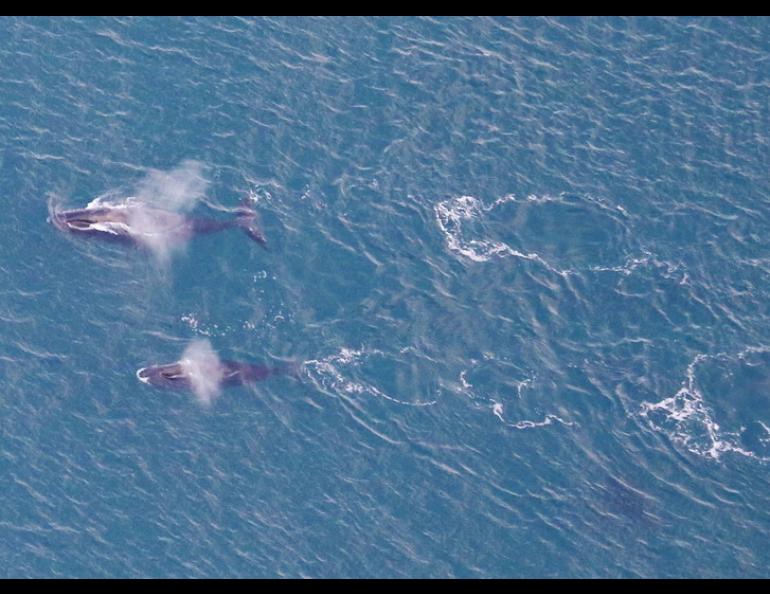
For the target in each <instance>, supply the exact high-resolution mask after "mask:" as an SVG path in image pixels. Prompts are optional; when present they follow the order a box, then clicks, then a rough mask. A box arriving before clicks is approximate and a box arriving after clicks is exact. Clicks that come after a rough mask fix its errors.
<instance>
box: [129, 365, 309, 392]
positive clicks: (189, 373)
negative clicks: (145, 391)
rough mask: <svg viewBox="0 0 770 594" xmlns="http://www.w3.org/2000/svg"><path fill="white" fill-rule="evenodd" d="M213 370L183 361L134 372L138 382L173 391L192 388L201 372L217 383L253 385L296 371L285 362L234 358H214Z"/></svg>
mask: <svg viewBox="0 0 770 594" xmlns="http://www.w3.org/2000/svg"><path fill="white" fill-rule="evenodd" d="M215 365H216V368H215V369H206V370H203V371H201V370H200V369H196V368H192V369H191V368H190V366H189V365H186V364H185V362H184V361H177V362H176V363H168V364H165V365H151V366H150V367H142V368H141V369H139V370H138V371H137V372H136V377H137V378H138V379H139V381H140V382H142V383H145V384H149V385H151V386H155V387H156V388H167V389H172V390H193V389H195V387H196V386H195V383H196V381H199V380H200V379H204V378H200V377H196V375H200V374H201V373H202V372H203V373H205V374H206V375H207V376H208V377H207V378H205V379H208V380H213V381H214V382H215V383H216V384H217V387H219V386H242V385H244V384H252V383H255V382H258V381H261V380H264V379H267V378H268V377H270V376H273V375H287V374H293V373H295V372H296V366H292V365H285V366H277V367H270V366H267V365H254V364H251V363H236V362H235V361H217V362H216V364H215Z"/></svg>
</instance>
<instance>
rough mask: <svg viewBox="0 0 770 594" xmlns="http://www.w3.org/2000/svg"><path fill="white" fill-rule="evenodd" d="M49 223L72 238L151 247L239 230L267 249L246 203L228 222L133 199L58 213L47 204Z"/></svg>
mask: <svg viewBox="0 0 770 594" xmlns="http://www.w3.org/2000/svg"><path fill="white" fill-rule="evenodd" d="M48 220H49V221H50V222H51V223H53V224H54V226H56V228H57V229H59V230H60V231H65V232H69V233H73V234H75V235H81V236H85V237H94V238H98V239H103V240H108V241H116V242H120V243H128V244H140V245H150V246H151V245H153V243H154V242H156V241H158V240H159V239H162V240H164V241H166V240H168V241H172V242H174V241H175V242H184V241H187V240H188V239H189V238H190V237H192V236H194V235H199V234H208V233H216V232H217V231H223V230H225V229H241V230H242V231H243V232H244V233H246V235H248V236H249V237H250V238H251V239H252V240H254V241H256V242H257V243H258V244H260V245H261V246H262V247H264V248H267V241H266V240H265V237H264V235H263V234H262V231H261V230H260V229H259V225H258V224H257V213H256V211H255V210H254V209H253V208H251V207H250V206H248V203H246V202H243V203H241V206H240V207H239V208H238V209H237V211H236V217H235V219H230V220H217V219H211V218H195V217H189V216H186V215H184V214H180V213H178V212H173V211H169V210H163V209H160V208H155V207H153V206H150V205H148V204H146V203H144V202H142V201H139V200H135V199H133V198H127V199H126V200H124V201H123V202H120V203H110V202H103V201H100V200H95V201H93V202H91V203H90V204H89V205H88V206H86V208H81V209H76V210H57V209H56V208H55V207H53V206H52V205H50V204H49V219H48Z"/></svg>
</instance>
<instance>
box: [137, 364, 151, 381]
mask: <svg viewBox="0 0 770 594" xmlns="http://www.w3.org/2000/svg"><path fill="white" fill-rule="evenodd" d="M145 369H147V368H146V367H142V368H141V369H139V370H138V371H137V372H136V378H137V379H138V380H139V381H140V382H142V383H143V384H149V383H150V378H149V377H142V372H143V371H144V370H145Z"/></svg>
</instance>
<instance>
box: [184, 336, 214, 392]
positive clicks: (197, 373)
mask: <svg viewBox="0 0 770 594" xmlns="http://www.w3.org/2000/svg"><path fill="white" fill-rule="evenodd" d="M179 363H180V364H181V365H182V368H183V369H184V372H185V374H186V375H187V376H188V377H189V378H190V384H191V386H192V389H193V392H194V393H195V397H196V399H197V400H198V402H199V403H200V404H202V405H204V406H209V405H210V404H211V403H212V402H214V400H215V399H216V397H217V396H219V392H220V385H221V382H222V377H223V373H222V364H221V362H220V360H219V356H218V355H217V353H216V352H215V351H214V349H213V348H212V347H211V343H210V342H209V341H208V340H205V339H204V340H194V341H193V342H191V343H190V345H189V346H188V347H187V348H186V349H185V351H184V353H183V354H182V358H181V359H180V361H179Z"/></svg>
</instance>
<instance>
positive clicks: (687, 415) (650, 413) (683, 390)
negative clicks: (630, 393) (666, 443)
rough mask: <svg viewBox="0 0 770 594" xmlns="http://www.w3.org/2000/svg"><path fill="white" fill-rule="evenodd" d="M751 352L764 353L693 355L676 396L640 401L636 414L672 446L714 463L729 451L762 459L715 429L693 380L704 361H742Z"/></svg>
mask: <svg viewBox="0 0 770 594" xmlns="http://www.w3.org/2000/svg"><path fill="white" fill-rule="evenodd" d="M754 352H765V349H763V348H754V347H749V348H747V349H745V350H743V351H741V352H740V353H738V354H737V355H735V356H733V357H730V356H729V355H727V354H725V353H717V354H715V355H705V354H699V355H697V356H696V357H695V358H694V359H693V360H692V361H691V362H690V364H689V365H688V366H687V373H686V379H685V381H684V382H682V386H681V387H680V388H679V390H678V391H677V392H676V394H674V395H673V396H670V397H668V398H664V399H663V400H661V401H660V402H654V403H651V402H646V401H645V402H643V403H642V405H641V407H640V411H639V415H640V416H641V417H643V418H644V419H646V420H647V422H648V424H649V425H650V427H652V428H653V429H654V430H655V431H659V432H662V433H665V434H667V435H668V436H669V437H670V438H671V440H672V441H673V442H674V443H675V444H677V445H679V446H680V447H683V448H685V449H686V450H688V451H690V452H692V453H694V454H698V455H701V456H704V457H706V458H712V459H715V460H718V459H719V458H720V456H721V455H722V454H723V453H726V452H732V453H734V454H739V455H742V456H746V457H749V458H755V459H758V460H765V458H763V457H762V456H758V455H757V454H756V453H754V452H751V451H749V450H746V449H745V448H743V447H741V445H740V433H739V432H734V431H726V430H724V429H722V428H721V427H720V426H719V423H717V422H716V420H715V418H714V411H713V410H712V409H711V407H710V406H709V405H708V404H707V402H706V399H705V397H704V395H703V393H702V392H701V391H700V389H699V388H698V385H697V378H696V371H697V368H698V366H699V365H701V364H702V363H703V362H705V361H708V360H710V359H721V360H725V359H727V360H730V359H743V358H744V357H745V356H746V355H747V354H750V353H754ZM763 427H764V425H763ZM766 429H767V428H766Z"/></svg>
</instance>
